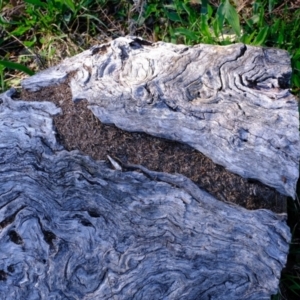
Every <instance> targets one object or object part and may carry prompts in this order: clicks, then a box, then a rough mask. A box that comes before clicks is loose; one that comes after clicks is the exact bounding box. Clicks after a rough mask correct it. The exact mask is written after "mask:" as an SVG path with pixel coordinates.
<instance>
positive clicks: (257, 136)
mask: <svg viewBox="0 0 300 300" xmlns="http://www.w3.org/2000/svg"><path fill="white" fill-rule="evenodd" d="M68 74H69V76H70V75H72V79H71V81H70V84H71V88H72V94H73V100H74V101H78V100H80V99H87V100H88V102H89V103H90V106H89V107H90V109H91V110H92V111H93V113H94V114H95V115H96V116H97V117H98V118H99V119H100V120H101V121H102V122H104V123H113V124H115V125H116V126H118V127H120V128H122V129H125V130H127V131H143V132H146V133H149V134H151V135H155V136H159V137H164V138H167V139H171V140H176V141H181V142H183V143H187V144H189V145H191V146H192V147H194V148H196V149H197V150H199V151H200V152H202V153H203V154H205V155H206V156H208V157H210V158H211V159H212V160H213V161H214V162H215V163H217V164H220V165H223V166H225V167H226V168H227V169H228V170H230V171H232V172H234V173H237V174H239V175H241V176H242V177H245V178H252V179H257V180H259V181H261V182H262V183H264V184H266V185H268V186H271V187H274V188H276V189H277V190H278V191H279V192H280V193H282V194H284V195H289V196H292V197H295V187H296V182H297V179H298V173H299V149H300V148H299V133H298V128H299V121H298V120H299V116H298V108H297V101H296V99H295V98H294V96H293V95H292V94H291V93H290V92H289V90H288V87H289V80H290V77H291V67H290V58H289V55H288V53H287V52H286V51H283V50H277V49H264V48H260V47H253V46H246V45H244V44H235V45H230V46H226V47H221V46H212V45H197V46H193V47H189V46H184V45H172V44H167V43H162V42H159V43H155V44H152V43H150V42H147V41H144V40H141V39H138V38H135V37H126V38H118V39H116V40H114V41H112V42H111V43H109V44H104V45H101V46H95V47H93V48H91V49H90V50H87V51H85V52H83V53H81V54H79V55H77V56H75V57H72V58H70V59H66V60H65V61H63V62H62V63H61V64H60V65H58V66H56V67H54V68H52V69H50V70H46V71H45V72H43V73H39V74H37V75H36V76H33V77H31V78H29V79H27V80H25V81H24V82H23V87H24V88H25V89H28V90H32V91H33V90H38V89H39V88H41V87H44V86H49V85H52V84H57V83H59V82H62V81H64V80H65V79H66V78H67V76H68Z"/></svg>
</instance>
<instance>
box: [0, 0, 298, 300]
mask: <svg viewBox="0 0 300 300" xmlns="http://www.w3.org/2000/svg"><path fill="white" fill-rule="evenodd" d="M252 2H254V3H252ZM126 34H132V35H139V36H142V37H144V38H146V39H149V40H152V41H158V40H163V41H166V42H172V43H184V44H190V45H193V44H197V43H208V44H219V45H227V44H230V43H235V42H242V43H246V44H251V45H261V46H267V47H277V48H281V49H285V50H287V51H288V52H289V53H290V55H291V63H292V68H293V76H292V82H291V90H292V92H293V93H294V94H295V95H297V96H299V95H300V1H299V0H284V1H282V0H256V1H251V0H239V1H238V0H221V1H220V0H211V1H209V0H202V1H201V0H173V1H172V0H170V1H160V0H148V1H146V0H140V1H127V0H120V1H117V0H96V1H94V0H80V1H79V0H77V1H71V0H47V1H42V0H25V1H20V0H10V1H8V0H0V92H1V90H2V91H4V90H6V89H7V88H8V87H10V86H14V87H19V85H20V81H21V80H22V79H23V78H24V77H25V76H27V74H32V73H33V72H37V71H40V70H42V69H45V68H48V67H50V66H52V65H55V64H57V63H58V62H59V61H61V60H62V59H64V58H65V57H68V56H72V55H75V54H76V53H79V52H81V51H83V50H84V49H87V48H89V47H91V46H92V45H94V44H99V43H103V42H106V41H108V40H110V39H113V38H116V37H118V36H122V35H126ZM299 192H300V191H299ZM288 216H289V225H290V226H291V228H292V229H293V242H292V245H291V249H290V255H289V260H288V266H287V268H286V269H285V270H284V271H283V273H282V279H281V284H280V293H279V294H278V295H277V296H274V297H273V298H274V299H300V226H299V224H298V220H300V206H299V204H298V202H297V201H296V202H294V201H290V202H289V208H288Z"/></svg>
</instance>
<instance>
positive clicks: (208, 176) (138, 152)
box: [20, 82, 286, 213]
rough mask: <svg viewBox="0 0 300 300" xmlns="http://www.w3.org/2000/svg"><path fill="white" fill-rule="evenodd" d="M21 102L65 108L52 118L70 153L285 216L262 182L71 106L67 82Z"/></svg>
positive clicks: (280, 200) (82, 105) (280, 199)
mask: <svg viewBox="0 0 300 300" xmlns="http://www.w3.org/2000/svg"><path fill="white" fill-rule="evenodd" d="M20 98H21V99H22V100H29V101H52V102H54V103H55V104H56V105H57V106H59V107H60V108H61V109H62V115H58V116H55V117H54V124H55V127H56V130H57V133H58V138H59V140H60V142H61V143H62V144H63V145H64V147H65V148H66V149H67V150H69V151H70V150H75V149H77V150H80V151H81V152H82V153H83V154H86V155H89V156H91V157H92V158H93V159H95V160H107V161H108V158H107V155H110V156H111V157H112V158H114V159H116V160H117V159H118V160H120V161H122V162H123V163H125V164H128V163H130V164H139V165H143V166H145V167H147V168H148V169H151V170H154V171H162V172H168V173H180V174H183V175H185V176H187V177H189V178H190V179H191V180H193V181H194V182H195V183H196V184H197V185H198V186H199V187H201V188H203V189H205V190H206V191H208V192H209V193H210V194H212V195H213V196H215V197H216V198H217V199H219V200H222V201H229V202H234V203H236V204H238V205H241V206H243V207H245V208H247V209H258V208H267V209H270V210H272V211H274V212H279V213H281V212H285V211H286V197H285V196H282V195H280V194H279V193H278V192H276V191H275V190H274V189H271V188H269V187H266V186H265V185H263V184H261V183H259V182H250V181H249V180H247V179H244V178H242V177H240V176H238V175H235V174H232V173H230V172H228V171H227V170H226V169H225V168H224V167H222V166H219V165H216V164H214V163H213V162H212V160H211V159H209V158H207V157H206V156H204V155H203V154H201V153H199V152H198V151H197V150H194V149H193V148H191V147H190V146H187V145H184V144H181V143H178V142H173V141H168V140H165V139H161V138H156V137H152V136H149V135H147V134H145V133H138V132H137V133H129V132H126V131H123V130H121V129H118V128H116V127H115V126H111V125H105V124H102V123H101V122H100V121H99V120H98V119H97V118H96V117H95V116H94V115H93V113H92V112H91V111H90V110H89V109H88V108H87V101H86V100H84V101H80V102H79V103H76V104H74V103H73V101H72V99H71V90H70V88H69V85H68V83H67V82H65V83H63V84H60V85H56V86H52V87H47V88H43V89H41V90H40V91H38V92H28V91H25V90H22V91H21V95H20Z"/></svg>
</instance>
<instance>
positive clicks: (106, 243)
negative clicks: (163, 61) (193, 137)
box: [0, 91, 291, 300]
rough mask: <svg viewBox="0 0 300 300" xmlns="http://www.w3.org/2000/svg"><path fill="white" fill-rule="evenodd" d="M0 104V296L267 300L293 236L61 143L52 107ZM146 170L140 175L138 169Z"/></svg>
mask: <svg viewBox="0 0 300 300" xmlns="http://www.w3.org/2000/svg"><path fill="white" fill-rule="evenodd" d="M11 95H12V91H9V92H7V93H5V94H2V95H0V148H1V149H0V227H1V231H0V249H1V251H0V257H1V260H0V262H1V263H0V298H1V299H203V300H205V299H238V300H240V299H255V300H257V299H269V298H270V295H271V294H274V293H276V291H277V287H278V281H279V277H280V272H281V269H282V268H283V266H284V265H285V262H286V257H287V252H288V248H289V247H288V244H289V242H290V240H291V235H290V231H289V228H288V226H287V225H286V222H285V219H286V216H285V215H278V214H274V213H272V212H270V211H268V210H256V211H247V210H246V209H244V208H241V207H238V206H234V205H231V204H226V203H224V202H220V201H218V200H216V199H214V198H213V197H212V196H210V195H209V194H207V193H206V192H204V191H202V190H200V189H199V188H198V187H197V186H196V185H195V184H193V183H192V182H191V181H190V180H189V179H187V178H185V177H184V176H181V175H170V174H166V173H157V172H152V171H149V170H147V169H145V168H143V167H136V170H135V171H132V170H131V171H126V170H123V171H117V170H112V169H111V168H109V167H108V166H107V164H105V163H104V162H101V161H93V160H92V159H90V158H89V157H87V156H82V155H81V154H80V153H79V152H78V151H72V152H67V151H65V150H63V149H62V147H61V146H60V145H59V144H58V143H57V141H56V139H55V132H54V130H53V123H52V117H51V116H52V115H53V114H56V113H59V110H58V109H57V108H55V106H54V105H53V104H51V103H47V102H43V103H38V102H32V103H31V102H23V101H13V100H12V99H11ZM138 170H140V172H138Z"/></svg>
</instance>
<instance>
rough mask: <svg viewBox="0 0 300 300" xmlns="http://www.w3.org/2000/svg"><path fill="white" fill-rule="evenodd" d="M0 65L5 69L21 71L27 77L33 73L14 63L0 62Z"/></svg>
mask: <svg viewBox="0 0 300 300" xmlns="http://www.w3.org/2000/svg"><path fill="white" fill-rule="evenodd" d="M0 65H2V66H4V67H6V68H9V69H14V70H18V71H22V72H24V73H26V74H28V75H33V74H34V72H33V71H32V70H30V69H29V68H27V67H26V66H24V65H22V64H18V63H15V62H11V61H7V60H0Z"/></svg>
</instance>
